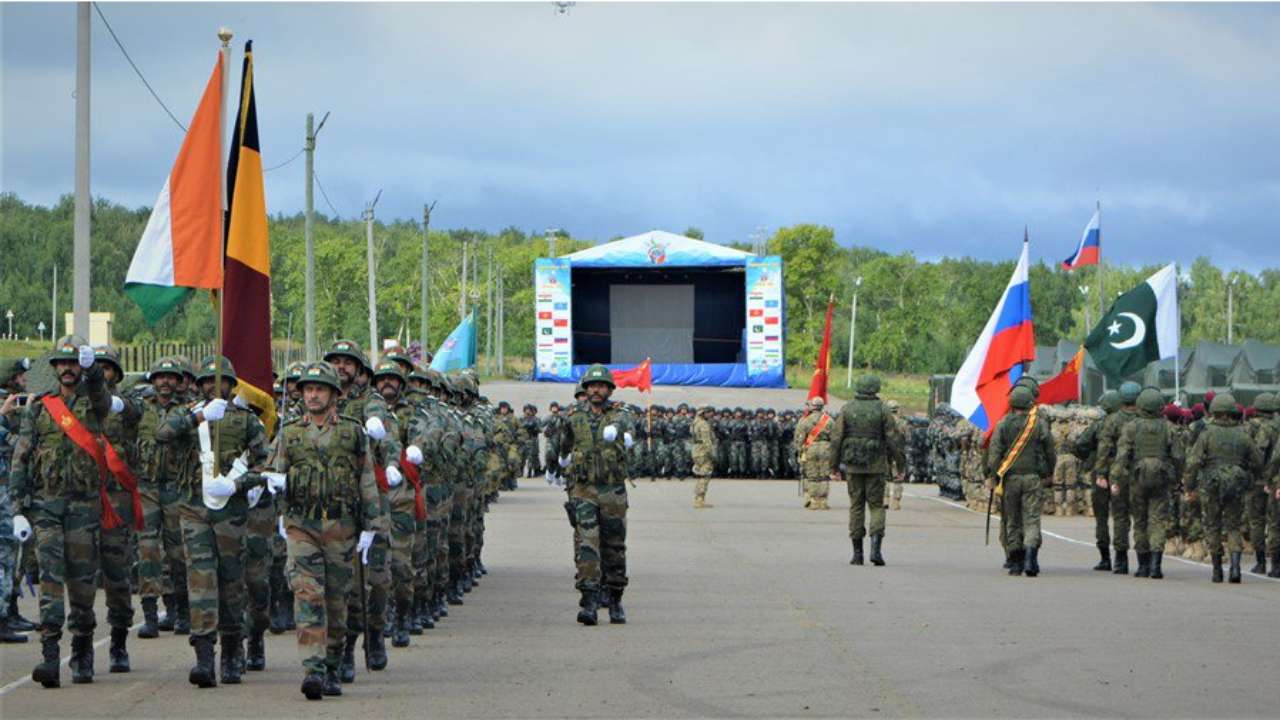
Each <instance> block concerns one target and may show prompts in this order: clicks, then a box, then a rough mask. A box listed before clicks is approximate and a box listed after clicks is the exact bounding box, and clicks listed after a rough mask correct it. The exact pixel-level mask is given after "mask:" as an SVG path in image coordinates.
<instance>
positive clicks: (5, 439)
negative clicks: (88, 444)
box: [0, 358, 34, 643]
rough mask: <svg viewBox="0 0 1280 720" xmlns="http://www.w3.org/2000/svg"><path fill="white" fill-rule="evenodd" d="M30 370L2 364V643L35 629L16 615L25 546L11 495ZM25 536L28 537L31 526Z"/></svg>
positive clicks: (20, 363)
mask: <svg viewBox="0 0 1280 720" xmlns="http://www.w3.org/2000/svg"><path fill="white" fill-rule="evenodd" d="M30 369H31V361H30V360H28V359H27V358H22V359H20V360H6V361H4V362H3V363H0V643H25V642H27V636H26V635H23V634H22V632H24V631H27V630H31V629H34V626H32V627H27V626H25V625H22V624H20V622H19V616H18V612H17V608H18V603H17V599H18V595H17V585H18V583H19V582H20V580H19V578H18V558H19V556H20V555H21V554H22V545H23V543H22V542H21V541H19V540H18V538H17V537H15V535H14V527H13V512H14V504H13V501H12V499H11V497H10V494H9V464H10V462H11V458H12V456H13V443H12V442H11V441H13V440H16V437H14V433H13V432H12V430H16V429H17V424H18V413H19V412H20V411H21V410H22V406H20V405H19V404H18V402H19V400H20V399H21V400H22V401H23V402H26V395H25V390H26V375H27V371H28V370H30ZM24 519H25V518H24ZM22 532H23V534H24V535H27V536H28V537H29V535H30V533H31V528H30V527H29V524H28V526H24V528H23V530H22Z"/></svg>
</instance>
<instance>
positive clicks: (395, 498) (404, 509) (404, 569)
mask: <svg viewBox="0 0 1280 720" xmlns="http://www.w3.org/2000/svg"><path fill="white" fill-rule="evenodd" d="M424 492H425V490H424ZM390 497H391V588H392V595H393V596H394V598H395V604H396V607H397V608H409V607H411V603H412V602H413V591H414V587H415V576H416V572H415V565H414V555H415V552H414V551H415V550H416V549H417V544H418V540H419V538H420V537H422V536H423V535H424V533H423V532H421V531H420V529H419V527H418V526H419V525H422V526H423V529H425V526H426V524H427V521H426V520H423V521H421V522H419V521H418V518H417V517H415V516H414V514H413V513H414V507H415V505H414V492H413V486H412V485H410V484H409V483H408V482H407V481H406V482H404V483H402V484H401V485H400V487H398V488H393V489H392V490H391V494H390ZM370 552H372V550H371V551H370Z"/></svg>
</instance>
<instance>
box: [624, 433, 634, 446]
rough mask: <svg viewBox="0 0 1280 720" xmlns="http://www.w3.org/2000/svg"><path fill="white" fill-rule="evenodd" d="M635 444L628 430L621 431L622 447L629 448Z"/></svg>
mask: <svg viewBox="0 0 1280 720" xmlns="http://www.w3.org/2000/svg"><path fill="white" fill-rule="evenodd" d="M635 444H636V440H635V438H633V437H631V433H629V432H624V433H622V446H623V447H625V448H626V449H628V450H630V449H631V446H632V445H635Z"/></svg>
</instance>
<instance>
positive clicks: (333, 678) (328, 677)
mask: <svg viewBox="0 0 1280 720" xmlns="http://www.w3.org/2000/svg"><path fill="white" fill-rule="evenodd" d="M324 694H325V695H328V696H329V697H341V696H342V683H341V682H340V681H339V680H338V671H337V670H334V669H333V668H329V669H328V670H325V671H324Z"/></svg>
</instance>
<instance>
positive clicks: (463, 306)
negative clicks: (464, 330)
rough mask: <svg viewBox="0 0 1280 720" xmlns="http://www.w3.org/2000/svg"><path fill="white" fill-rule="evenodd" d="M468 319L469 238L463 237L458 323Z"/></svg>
mask: <svg viewBox="0 0 1280 720" xmlns="http://www.w3.org/2000/svg"><path fill="white" fill-rule="evenodd" d="M466 317H467V237H466V236H465V235H463V236H462V274H460V275H458V322H462V321H463V320H465V319H466Z"/></svg>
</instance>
